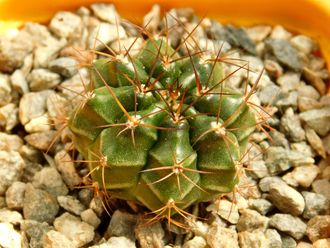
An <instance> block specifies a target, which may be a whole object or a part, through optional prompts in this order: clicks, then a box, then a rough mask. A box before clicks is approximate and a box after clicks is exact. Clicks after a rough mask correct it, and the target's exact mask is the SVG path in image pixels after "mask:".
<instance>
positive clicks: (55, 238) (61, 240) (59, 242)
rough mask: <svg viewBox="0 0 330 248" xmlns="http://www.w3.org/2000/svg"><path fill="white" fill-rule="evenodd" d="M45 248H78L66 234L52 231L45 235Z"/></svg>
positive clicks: (43, 243)
mask: <svg viewBox="0 0 330 248" xmlns="http://www.w3.org/2000/svg"><path fill="white" fill-rule="evenodd" d="M42 247H43V248H76V247H78V246H76V245H75V244H74V243H73V242H72V241H71V240H70V239H68V238H67V237H66V236H65V235H64V234H62V233H60V232H56V231H54V230H51V231H49V232H47V233H46V234H45V236H44V237H43V242H42Z"/></svg>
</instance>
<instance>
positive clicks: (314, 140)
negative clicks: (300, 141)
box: [305, 127, 326, 158]
mask: <svg viewBox="0 0 330 248" xmlns="http://www.w3.org/2000/svg"><path fill="white" fill-rule="evenodd" d="M305 131H306V138H307V141H308V142H309V144H310V145H311V146H312V147H313V149H314V151H316V153H317V154H318V155H320V156H321V157H322V158H325V157H326V151H325V148H324V146H323V142H322V140H321V138H320V137H319V136H318V135H317V133H316V132H315V131H314V130H313V129H311V128H308V127H307V128H305Z"/></svg>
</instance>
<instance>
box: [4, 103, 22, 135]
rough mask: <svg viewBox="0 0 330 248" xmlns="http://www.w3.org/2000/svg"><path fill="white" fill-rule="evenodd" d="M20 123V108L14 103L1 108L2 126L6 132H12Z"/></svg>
mask: <svg viewBox="0 0 330 248" xmlns="http://www.w3.org/2000/svg"><path fill="white" fill-rule="evenodd" d="M18 123H19V121H18V108H17V106H16V105H15V104H14V103H9V104H7V105H5V106H3V107H1V108H0V126H2V127H4V129H5V131H6V132H10V131H11V130H12V129H13V128H14V127H15V126H16V125H17V124H18Z"/></svg>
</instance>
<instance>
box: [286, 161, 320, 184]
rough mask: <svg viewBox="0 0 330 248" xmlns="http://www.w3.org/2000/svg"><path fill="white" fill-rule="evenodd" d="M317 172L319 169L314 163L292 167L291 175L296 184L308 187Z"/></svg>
mask: <svg viewBox="0 0 330 248" xmlns="http://www.w3.org/2000/svg"><path fill="white" fill-rule="evenodd" d="M319 173H320V170H319V168H318V167H317V166H316V165H307V166H299V167H296V168H294V169H293V171H292V172H291V175H292V178H293V179H294V180H295V181H296V182H297V184H298V185H300V186H302V187H305V188H308V187H309V186H311V184H312V183H313V181H314V179H315V178H316V177H317V175H318V174H319Z"/></svg>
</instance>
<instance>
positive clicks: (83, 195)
mask: <svg viewBox="0 0 330 248" xmlns="http://www.w3.org/2000/svg"><path fill="white" fill-rule="evenodd" d="M93 197H94V192H93V190H92V189H81V190H79V193H78V198H79V200H80V202H81V203H82V204H84V205H85V206H86V207H88V206H89V204H90V203H91V201H92V199H93Z"/></svg>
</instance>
